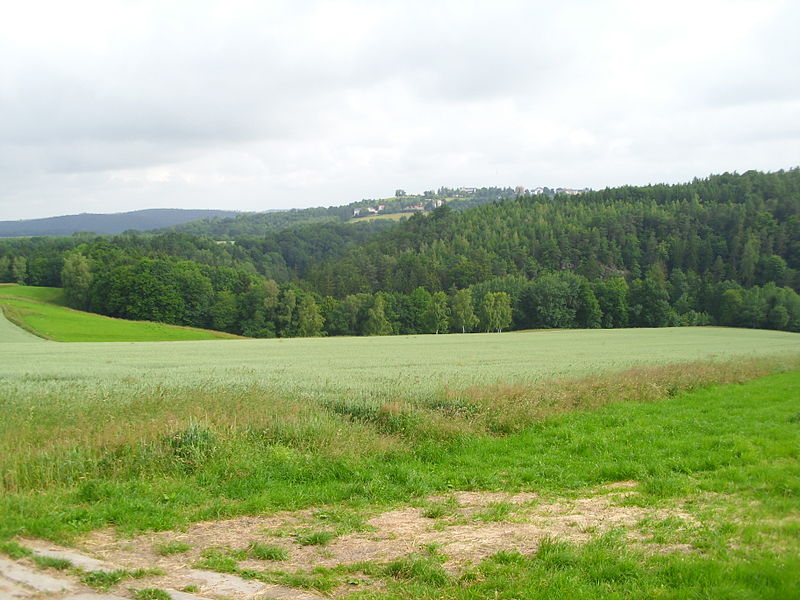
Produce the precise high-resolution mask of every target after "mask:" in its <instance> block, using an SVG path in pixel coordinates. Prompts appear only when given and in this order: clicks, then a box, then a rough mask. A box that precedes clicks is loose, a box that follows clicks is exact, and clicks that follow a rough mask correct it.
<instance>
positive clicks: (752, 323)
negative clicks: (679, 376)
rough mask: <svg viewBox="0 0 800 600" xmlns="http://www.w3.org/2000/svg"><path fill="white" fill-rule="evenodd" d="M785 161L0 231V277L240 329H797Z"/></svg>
mask: <svg viewBox="0 0 800 600" xmlns="http://www.w3.org/2000/svg"><path fill="white" fill-rule="evenodd" d="M799 273H800V171H798V169H792V170H789V171H780V172H777V173H759V172H754V171H750V172H747V173H744V174H741V175H740V174H724V175H718V176H712V177H709V178H707V179H702V180H695V181H693V182H691V183H688V184H682V185H677V186H666V185H664V186H644V187H622V188H614V189H609V190H602V191H598V192H589V193H585V194H582V195H579V196H559V195H556V196H549V195H542V196H533V197H520V198H517V199H514V200H506V201H502V202H495V203H493V204H485V205H481V206H477V207H475V208H472V209H469V210H465V211H453V210H449V209H448V207H447V206H446V205H445V206H443V207H441V208H439V209H436V210H435V211H433V213H432V214H431V215H429V216H424V215H416V216H414V217H412V218H410V219H409V220H407V221H405V222H402V223H398V224H387V223H385V222H384V223H380V224H361V225H353V224H342V223H322V224H310V225H302V226H295V227H291V228H289V229H284V230H282V231H277V232H269V233H266V234H264V235H260V236H255V235H243V236H240V237H237V238H236V239H235V240H224V241H222V240H214V239H212V238H210V237H208V236H204V235H193V234H186V233H174V232H173V233H165V234H158V235H149V234H136V233H128V234H125V235H120V236H91V235H84V236H72V237H69V238H25V239H14V240H2V241H0V281H16V282H20V283H29V284H33V285H56V286H59V285H63V287H64V288H65V290H66V292H67V298H68V301H69V302H70V304H71V305H72V306H75V307H79V308H84V309H88V310H92V311H95V312H99V313H102V314H109V315H112V316H118V317H124V318H134V319H149V320H157V321H164V322H169V323H176V324H182V325H192V326H199V327H210V328H214V329H221V330H225V331H230V332H232V333H239V334H243V335H248V336H254V337H272V336H282V337H289V336H296V335H375V334H397V333H402V334H414V333H444V332H468V331H498V330H504V329H509V328H510V329H528V328H554V327H559V328H561V327H587V328H592V327H627V326H633V327H661V326H670V325H706V324H720V325H734V326H743V327H763V328H773V329H786V330H791V331H800V297H798V294H797V290H798V288H799V286H800V276H799V275H798V274H799Z"/></svg>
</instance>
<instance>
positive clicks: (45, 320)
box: [0, 285, 237, 342]
mask: <svg viewBox="0 0 800 600" xmlns="http://www.w3.org/2000/svg"><path fill="white" fill-rule="evenodd" d="M63 303H64V298H63V292H62V290H61V289H60V288H52V287H34V286H23V285H0V312H2V313H4V315H5V317H6V318H7V319H8V320H10V321H12V322H13V323H15V324H16V325H18V326H19V327H21V328H23V329H25V330H26V331H28V332H30V333H33V334H34V335H36V336H39V337H42V338H45V339H48V340H53V341H57V342H145V341H179V340H213V339H222V338H235V337H237V336H234V335H231V334H228V333H223V332H220V331H210V330H205V329H194V328H191V327H176V326H174V325H166V324H164V323H152V322H149V321H127V320H125V319H113V318H111V317H105V316H103V315H97V314H94V313H88V312H83V311H79V310H73V309H71V308H67V307H66V306H64V305H63ZM2 327H3V329H2V330H0V335H2V332H3V331H8V328H7V327H6V326H2ZM9 335H11V334H9ZM0 339H2V338H0Z"/></svg>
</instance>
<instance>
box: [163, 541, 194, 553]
mask: <svg viewBox="0 0 800 600" xmlns="http://www.w3.org/2000/svg"><path fill="white" fill-rule="evenodd" d="M191 549H192V547H191V546H190V545H189V544H185V543H183V542H167V543H165V544H160V545H158V546H156V547H155V551H156V554H159V555H161V556H172V555H173V554H181V553H183V552H188V551H189V550H191Z"/></svg>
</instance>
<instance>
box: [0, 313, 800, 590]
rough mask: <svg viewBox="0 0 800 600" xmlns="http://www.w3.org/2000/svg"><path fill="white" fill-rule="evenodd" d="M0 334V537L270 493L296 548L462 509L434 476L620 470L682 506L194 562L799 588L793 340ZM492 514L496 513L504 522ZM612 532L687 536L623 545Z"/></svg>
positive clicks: (80, 527) (199, 516) (590, 585)
mask: <svg viewBox="0 0 800 600" xmlns="http://www.w3.org/2000/svg"><path fill="white" fill-rule="evenodd" d="M9 327H12V326H10V325H9ZM9 331H10V330H9ZM0 336H2V337H0V413H1V414H3V416H4V418H3V419H2V421H0V475H1V476H2V479H1V480H0V550H2V547H6V548H9V547H13V546H8V545H7V544H8V542H5V544H6V546H2V544H3V543H4V542H2V540H3V539H10V538H13V537H14V536H26V537H45V538H49V539H52V540H58V541H60V542H63V543H72V542H74V541H75V540H78V539H81V537H82V536H85V535H86V534H87V533H89V532H92V531H95V530H98V529H102V528H106V527H109V526H112V527H114V528H115V529H116V530H117V531H118V532H120V534H122V535H132V534H135V533H137V532H147V531H151V530H165V531H170V530H179V529H181V528H185V527H187V526H188V525H189V524H191V523H196V522H198V521H205V520H212V521H213V520H218V519H223V518H232V517H236V516H238V515H253V514H267V515H268V514H272V513H274V512H275V511H278V510H300V509H307V508H308V507H317V510H318V511H321V512H322V513H323V514H324V515H328V517H326V518H328V520H327V521H322V520H316V521H314V525H313V527H314V528H315V529H310V530H308V531H307V532H306V533H304V534H303V535H300V534H299V533H298V534H297V536H296V539H297V540H298V541H297V542H296V543H295V546H296V548H295V547H294V546H291V547H289V548H288V551H290V553H291V552H295V551H297V552H299V551H300V550H299V549H300V548H301V547H304V546H303V544H306V543H315V544H316V543H317V542H316V541H315V542H306V541H304V540H306V538H305V537H303V536H304V535H306V534H307V535H308V536H310V537H308V539H314V540H316V539H317V538H319V543H320V544H327V543H334V541H335V540H336V539H337V536H344V535H347V534H348V532H352V531H360V530H361V529H363V527H364V525H363V523H364V520H365V519H366V518H367V517H366V516H364V515H369V514H375V513H376V511H380V510H386V509H389V508H391V507H397V506H408V505H409V503H411V504H412V505H414V504H416V505H421V506H423V509H424V510H425V511H426V514H429V515H431V519H432V520H431V523H432V527H433V526H435V527H438V528H440V529H441V530H442V531H447V530H448V528H450V527H460V526H463V525H464V522H463V518H461V517H459V518H461V519H462V520H461V521H458V520H454V519H450V517H448V516H447V515H448V514H450V513H448V511H452V510H453V509H452V507H450V508H447V507H446V506H444V505H441V506H440V505H439V504H436V502H433V504H430V503H431V502H432V501H431V500H429V498H430V496H431V495H432V494H448V493H452V492H454V491H463V490H491V491H507V492H520V491H535V492H536V493H537V494H539V495H541V496H542V498H561V499H563V498H579V497H581V496H584V495H586V494H587V493H590V492H589V491H587V490H591V489H594V488H596V486H602V485H604V484H608V483H614V482H619V481H629V482H633V484H632V485H634V486H635V488H634V490H635V493H633V494H632V495H631V496H630V497H628V496H626V497H625V499H624V500H621V501H620V502H622V503H623V504H625V505H631V506H633V505H636V506H643V507H651V508H653V509H654V510H666V511H675V512H676V513H677V514H681V515H688V516H685V518H684V519H683V520H680V519H679V520H677V521H676V520H675V519H670V518H667V517H663V518H660V519H656V520H653V519H649V520H648V519H640V520H639V522H636V523H635V524H628V525H625V526H622V525H620V526H619V527H618V528H616V529H613V530H610V531H605V530H604V531H596V532H592V531H588V533H587V534H586V535H587V536H588V537H589V538H590V541H589V542H588V543H577V542H574V541H569V540H559V539H556V538H553V539H552V540H549V541H545V542H542V544H541V545H540V546H539V547H538V550H537V551H536V552H534V553H527V554H526V553H522V554H521V553H514V552H508V551H503V552H499V553H497V554H493V555H492V556H488V557H485V558H484V559H482V560H480V561H479V562H478V563H476V564H475V565H473V566H472V567H470V568H468V569H466V570H463V569H462V570H459V571H458V572H454V571H452V569H445V568H444V566H443V565H445V563H446V561H447V557H446V554H447V547H446V546H445V547H444V548H434V547H430V548H427V550H426V549H425V548H421V549H419V550H418V551H415V552H414V553H412V554H411V555H409V556H408V557H406V558H404V559H402V560H400V561H399V562H398V561H395V562H394V563H390V564H373V565H360V566H353V565H350V566H340V567H336V568H335V569H332V570H331V569H328V568H327V567H325V568H323V567H319V568H317V569H316V570H314V569H310V568H307V569H305V570H304V569H299V570H297V571H296V572H295V571H292V570H291V569H290V570H288V571H287V570H285V572H282V574H279V573H278V572H277V571H275V572H272V571H270V572H269V573H266V572H265V573H261V572H258V571H252V569H250V570H248V568H245V567H241V568H240V567H239V566H238V564H239V562H240V561H241V560H243V559H242V557H243V556H245V555H247V552H246V551H245V550H241V549H236V548H233V549H226V548H222V549H220V548H216V549H215V548H213V547H209V548H206V549H205V550H203V552H204V553H205V554H203V557H201V558H198V560H201V561H202V564H203V565H204V568H211V569H219V570H226V571H228V572H237V573H238V572H241V573H242V574H244V575H245V576H247V577H256V578H263V579H264V580H265V581H267V580H269V581H273V580H279V581H285V582H294V583H292V585H296V586H299V587H310V588H312V589H316V590H318V591H322V592H326V593H327V592H332V591H333V590H335V589H338V587H339V586H346V585H347V581H349V580H351V579H352V578H353V577H354V573H355V572H356V571H358V573H359V574H358V577H366V578H367V579H370V578H371V580H375V581H380V582H382V583H381V586H379V587H375V588H373V587H365V588H364V589H365V591H364V592H363V594H365V597H370V598H389V597H391V598H418V597H421V598H440V597H454V598H477V597H486V596H487V595H488V596H490V597H491V596H492V594H496V595H498V597H509V598H510V597H549V598H558V597H563V595H564V594H567V593H568V592H569V593H572V596H573V597H587V598H588V597H609V598H610V597H614V598H617V597H623V598H624V597H630V598H635V597H645V596H652V595H661V596H663V597H675V598H684V597H686V598H688V597H720V598H723V597H730V598H737V597H754V598H755V597H772V598H784V597H789V596H787V595H786V593H787V590H790V589H793V587H794V586H796V585H798V583H799V582H798V575H797V573H800V564H799V563H798V559H797V557H798V556H800V544H799V543H798V540H800V536H798V535H797V534H798V533H800V530H798V527H800V525H798V517H799V516H800V488H799V487H798V484H797V482H798V481H800V468H799V467H798V464H799V463H798V459H799V458H800V456H798V452H799V451H798V449H799V448H800V427H799V426H798V423H800V403H798V400H797V399H798V397H800V373H798V372H797V371H798V370H800V335H798V334H792V333H786V332H776V331H761V330H737V329H726V328H674V329H627V330H623V329H619V330H585V331H574V330H573V331H531V332H517V333H504V334H467V335H441V336H435V335H430V336H405V337H402V336H392V337H372V338H369V337H360V338H330V339H326V338H309V339H298V338H294V339H274V340H244V339H240V340H207V341H182V342H176V343H164V342H136V343H91V342H86V343H81V344H61V343H55V342H47V341H41V342H38V343H22V342H21V341H20V340H21V339H24V338H16V339H12V338H11V337H6V336H3V333H2V332H0ZM425 506H427V507H428V508H424V507H425ZM447 506H449V505H447ZM320 507H322V508H320ZM492 510H494V513H492V514H491V515H489V516H488V517H485V518H488V519H489V520H490V521H498V520H499V521H503V520H504V519H505V520H509V519H511V520H513V519H514V518H518V517H515V516H514V513H513V510H511V509H509V508H508V507H503V506H501V505H498V506H496V507H494V508H493V509H492ZM315 514H316V513H315ZM331 515H333V516H331ZM342 515H345V516H344V517H343V516H342ZM346 515H350V516H346ZM440 515H443V516H440ZM481 518H484V517H481ZM448 519H450V520H448ZM348 523H349V524H348ZM359 523H361V525H359ZM359 528H361V529H359ZM630 536H634V537H633V539H637V540H639V539H646V540H651V542H647V543H652V544H655V545H656V546H658V545H659V544H661V545H662V546H665V547H670V548H671V547H673V546H674V547H676V548H677V547H680V548H687V549H688V550H686V551H680V552H675V551H656V552H653V551H652V549H648V546H647V545H646V544H645V546H635V547H632V546H631V545H630V544H629V543H628V541H629V539H631V538H630ZM652 540H655V541H652ZM332 547H335V545H334V546H332ZM320 552H323V553H324V549H323V550H320ZM243 553H244V554H243ZM320 556H323V554H320ZM237 557H238V558H237ZM243 564H245V563H243ZM326 569H328V570H326ZM359 569H360V571H359ZM231 570H233V571H231ZM290 571H291V572H290ZM276 578H277V579H276ZM537 594H538V595H537Z"/></svg>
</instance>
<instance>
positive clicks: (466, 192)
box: [164, 187, 549, 239]
mask: <svg viewBox="0 0 800 600" xmlns="http://www.w3.org/2000/svg"><path fill="white" fill-rule="evenodd" d="M548 191H549V190H548ZM396 193H398V194H399V195H395V196H391V197H388V198H379V199H365V200H359V201H357V202H351V203H350V204H345V205H343V206H328V207H321V206H320V207H315V208H297V209H292V210H285V211H280V210H276V211H269V212H259V213H244V214H238V215H235V216H233V217H220V218H208V219H202V220H199V221H194V222H191V223H184V224H181V225H177V226H174V227H169V228H166V229H165V230H164V232H166V231H177V232H181V233H191V234H195V235H209V236H213V237H215V238H230V239H233V238H237V237H240V236H260V235H266V234H270V233H275V232H279V231H283V230H286V229H289V228H292V227H299V226H305V225H322V224H326V223H328V224H330V223H358V222H361V221H364V220H369V219H374V218H375V217H377V218H383V219H388V220H391V221H399V220H402V219H408V218H410V217H411V216H413V215H414V214H417V213H423V214H425V213H430V212H431V211H432V210H434V209H435V208H437V207H438V206H441V205H443V204H447V205H448V206H450V207H451V208H452V209H454V210H467V209H469V208H473V207H475V206H480V205H482V204H487V203H491V202H497V201H498V200H511V199H513V198H515V197H516V192H515V191H514V190H513V189H512V188H496V187H484V188H468V189H465V188H461V189H450V188H444V187H443V188H440V189H439V190H437V191H433V190H430V191H427V192H425V193H424V194H406V193H405V192H403V190H396Z"/></svg>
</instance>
